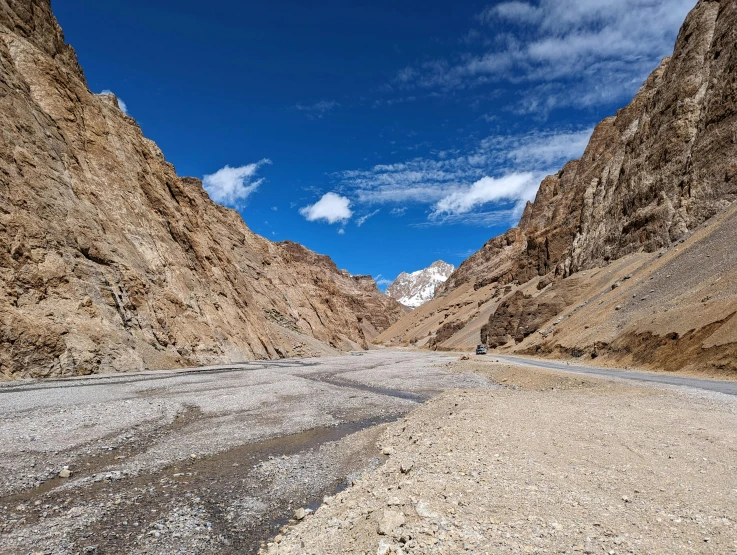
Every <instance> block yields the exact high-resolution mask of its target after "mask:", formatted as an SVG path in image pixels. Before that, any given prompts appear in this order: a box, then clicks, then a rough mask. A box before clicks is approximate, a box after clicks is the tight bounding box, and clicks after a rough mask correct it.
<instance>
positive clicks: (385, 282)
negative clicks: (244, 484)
mask: <svg viewBox="0 0 737 555" xmlns="http://www.w3.org/2000/svg"><path fill="white" fill-rule="evenodd" d="M374 281H375V282H376V285H378V286H379V287H387V286H389V285H391V284H392V283H394V282H393V281H392V280H390V279H386V278H385V277H384V276H383V274H379V275H378V276H376V277H375V278H374Z"/></svg>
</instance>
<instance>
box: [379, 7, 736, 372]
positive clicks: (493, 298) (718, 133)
mask: <svg viewBox="0 0 737 555" xmlns="http://www.w3.org/2000/svg"><path fill="white" fill-rule="evenodd" d="M735 44H737V3H735V2H734V1H733V0H700V1H699V2H698V4H697V5H696V7H695V8H694V9H693V11H692V12H691V13H690V14H689V16H688V18H687V19H686V21H685V23H684V25H683V27H682V29H681V31H680V33H679V36H678V39H677V42H676V45H675V49H674V52H673V56H672V57H670V58H667V59H665V60H663V62H662V63H661V64H660V66H659V67H658V68H656V69H655V71H654V72H653V73H652V74H651V75H650V77H649V78H648V79H647V81H646V82H645V83H644V85H643V86H642V88H641V89H640V91H639V92H638V93H637V95H636V96H635V98H634V99H633V100H632V102H631V103H630V104H629V105H628V106H627V107H625V108H623V109H622V110H619V111H618V112H617V114H616V115H615V116H613V117H610V118H607V119H605V120H604V121H603V122H601V123H600V124H599V125H598V126H597V127H596V129H595V131H594V133H593V136H592V137H591V140H590V142H589V145H588V147H587V148H586V151H585V152H584V154H583V156H582V158H581V159H580V160H576V161H572V162H569V163H568V164H566V165H565V166H564V168H563V169H562V170H561V171H560V172H559V173H558V174H556V175H553V176H549V177H547V178H546V179H545V180H544V181H543V182H542V184H541V185H540V189H539V191H538V193H537V196H536V198H535V201H534V202H533V203H528V205H527V206H526V208H525V210H524V214H523V216H522V218H521V220H520V223H519V225H518V227H516V228H514V229H511V230H509V231H508V232H507V233H505V234H504V235H502V236H500V237H496V238H494V239H492V240H490V241H489V242H487V243H486V245H484V247H483V248H482V249H481V250H480V251H478V252H477V253H475V254H474V255H473V256H471V257H470V258H469V259H467V260H466V261H465V262H463V264H461V265H460V266H459V268H458V269H457V270H456V271H455V272H454V274H453V275H452V276H451V277H450V278H449V279H448V281H447V282H446V283H445V284H444V285H443V286H442V287H440V288H439V290H438V292H437V293H436V298H435V299H434V300H433V301H432V302H431V303H428V305H426V310H424V311H423V313H422V314H416V315H408V316H406V317H405V318H403V319H402V320H401V321H400V322H398V323H397V324H395V325H394V326H392V327H391V328H390V329H389V330H387V331H386V332H384V333H383V334H381V335H380V336H379V340H380V341H385V342H388V343H392V342H393V343H397V342H419V341H421V340H422V337H423V336H430V337H433V336H434V335H435V334H437V336H441V334H440V333H439V330H440V328H441V327H442V326H446V328H448V327H449V324H447V322H463V324H464V325H463V326H462V327H461V328H460V330H459V331H458V332H457V333H456V334H455V335H453V336H452V337H450V338H446V337H445V336H444V335H443V336H442V338H443V340H444V341H443V343H442V345H441V347H444V348H459V347H461V346H470V345H472V343H473V342H472V341H471V333H470V332H471V331H473V332H474V333H475V337H476V338H478V337H479V335H478V333H476V330H480V331H481V337H482V339H484V340H485V341H488V342H489V343H490V344H491V345H494V346H499V345H506V348H508V349H512V348H514V344H515V342H516V343H519V342H521V341H524V343H525V344H532V343H533V342H532V340H531V339H526V338H531V337H532V335H533V333H534V332H535V331H537V330H539V328H540V327H541V326H543V324H545V323H546V322H550V319H551V318H557V317H558V315H559V314H561V313H562V312H563V311H564V309H568V308H571V309H573V308H572V305H571V303H573V302H574V299H575V302H577V303H581V304H580V307H585V310H584V308H581V313H584V312H585V313H586V314H587V315H588V317H589V318H591V319H593V318H594V314H596V310H602V311H604V308H603V307H604V306H607V305H606V302H607V301H606V299H608V298H609V297H613V296H615V292H614V291H613V290H611V289H609V287H610V286H612V285H613V284H612V283H610V282H607V281H606V280H604V282H603V283H599V282H594V281H591V280H592V279H593V278H592V276H593V275H596V276H599V277H597V278H596V279H601V280H603V279H604V278H603V277H602V276H603V275H608V273H609V272H611V273H612V274H611V275H612V277H613V278H614V279H616V278H615V277H614V276H619V278H620V279H623V277H624V276H625V275H626V274H621V275H620V274H618V273H617V272H619V271H620V270H621V268H620V266H621V267H622V268H629V267H630V266H632V267H634V268H638V269H639V271H640V272H641V273H642V274H643V275H648V276H652V279H656V276H655V274H652V273H650V270H647V269H645V268H644V267H642V266H640V265H642V264H655V263H654V262H653V260H651V259H654V260H658V259H657V256H658V254H656V253H658V252H661V251H662V253H663V255H665V254H666V253H667V252H670V251H676V249H677V247H676V245H678V244H679V243H680V242H682V241H683V240H685V239H687V238H688V237H690V236H691V235H692V234H693V232H694V230H697V229H700V228H701V227H703V226H704V225H706V223H707V222H711V221H712V220H713V219H714V216H716V215H719V214H723V213H724V211H725V210H726V209H728V208H729V207H730V206H731V205H733V203H734V202H735V200H737V48H735ZM730 221H731V220H730ZM715 225H717V226H726V225H727V224H726V223H718V224H715ZM710 233H712V234H714V236H717V235H725V234H727V230H726V229H717V228H715V229H712V230H711V231H710ZM713 244H714V245H715V247H714V248H717V247H718V249H720V250H715V254H714V256H715V257H718V258H719V259H720V260H722V261H724V263H723V264H722V265H721V266H718V267H717V268H718V269H715V270H714V272H715V273H714V277H703V276H702V278H701V280H702V281H700V282H699V281H693V282H691V287H692V288H694V291H695V292H694V293H693V294H688V295H687V294H686V292H681V297H680V298H681V300H682V302H684V303H685V302H686V299H688V302H689V303H694V304H693V305H688V306H689V307H690V310H691V311H692V315H691V320H692V321H693V322H694V325H696V319H695V316H694V314H693V311H696V312H699V311H702V310H703V305H702V304H701V299H706V300H705V301H704V303H707V304H708V303H709V302H711V300H710V299H711V296H710V294H707V293H706V292H707V291H711V290H712V289H714V288H717V287H722V288H723V287H724V284H725V283H730V284H731V283H732V280H727V279H726V277H724V278H723V277H722V275H724V276H726V275H728V274H729V272H730V271H735V270H737V266H734V265H732V264H731V262H729V261H730V260H731V256H730V255H729V254H728V251H727V250H725V249H728V248H729V247H727V246H725V243H724V242H719V241H714V243H713ZM705 256H706V255H705ZM643 257H644V258H643ZM679 260H685V259H683V258H681V259H679ZM619 261H622V263H621V264H619ZM615 262H616V263H617V264H615ZM673 264H674V267H673V269H672V270H671V271H672V272H673V276H676V275H678V272H679V270H678V268H679V264H682V265H683V264H685V262H678V261H674V262H673ZM689 264H690V263H689ZM611 266H616V268H611ZM597 268H610V269H609V270H607V271H606V272H605V271H604V270H601V271H597V272H594V273H590V274H589V275H588V276H587V275H586V272H587V271H588V270H592V269H597ZM617 268H620V270H617ZM689 268H690V266H689ZM621 271H625V270H621ZM682 271H683V272H684V274H685V273H686V272H687V271H688V272H691V271H692V270H691V269H688V270H686V266H685V265H683V266H682ZM725 272H726V273H725ZM579 277H581V279H578V278H579ZM572 278H575V279H572ZM584 278H585V279H584ZM648 279H650V278H648ZM673 279H675V278H673ZM572 281H575V283H576V286H577V290H574V289H572V288H571V287H570V285H571V282H572ZM644 287H646V285H643V288H644ZM661 287H668V288H671V289H674V288H675V287H674V284H673V283H670V284H666V285H662V283H661ZM617 291H619V290H617ZM646 291H647V292H646V293H645V294H644V295H642V297H643V298H647V299H651V298H653V297H655V296H657V295H658V290H657V289H653V292H652V293H651V292H650V290H649V289H647V290H646ZM727 293H728V294H727ZM719 294H720V299H721V308H719V309H717V308H715V309H714V310H713V315H712V316H709V318H702V319H699V320H698V326H700V327H703V328H704V329H705V330H707V329H710V328H709V326H711V325H712V324H713V325H714V326H716V327H717V328H718V329H722V328H719V326H720V325H722V323H724V322H731V321H732V320H731V316H730V314H731V313H725V312H724V311H725V310H727V308H729V307H731V306H732V305H733V301H735V299H737V290H732V291H729V290H728V291H727V292H725V291H723V290H722V289H719ZM586 295H593V296H594V297H595V298H596V299H597V301H598V302H596V303H592V302H590V301H592V300H593V298H594V297H591V298H589V297H587V296H586ZM697 297H698V298H697ZM639 299H640V297H638V300H639ZM619 302H621V299H620V300H619ZM641 302H646V301H645V300H642V301H641ZM668 302H671V299H670V297H669V301H668ZM673 302H675V301H673ZM476 303H478V309H477V310H475V311H474V310H473V307H474V305H475V304H476ZM423 308H425V307H423ZM575 308H576V309H578V308H579V307H578V306H577V307H575ZM667 309H668V310H669V311H671V313H672V311H673V310H674V309H673V308H672V307H668V308H667ZM607 310H608V309H607ZM611 310H612V311H614V305H613V306H612V307H611ZM658 310H659V309H658V307H654V308H653V307H651V311H652V312H651V313H650V314H649V315H648V316H647V317H646V316H644V315H643V314H642V313H640V312H637V318H638V319H637V320H636V321H633V322H628V321H623V318H624V317H625V316H626V315H627V314H630V312H628V311H627V310H625V309H622V311H621V312H616V311H614V312H616V314H617V320H618V321H619V322H620V324H619V326H618V327H617V328H615V329H614V330H612V329H611V327H605V326H603V325H602V327H601V328H596V329H595V328H594V327H593V326H591V327H587V325H584V326H583V327H582V328H581V329H577V331H576V333H573V332H571V335H570V336H566V335H565V334H564V328H565V327H566V325H565V322H562V323H560V325H555V326H553V325H551V326H550V327H549V328H548V329H545V330H541V331H542V332H543V334H542V335H540V334H535V335H534V337H535V338H536V340H539V342H538V343H537V344H536V345H535V347H534V349H540V350H536V351H535V352H538V353H553V352H564V350H565V349H563V348H559V346H558V343H556V341H560V340H561V339H562V338H563V337H564V336H565V337H566V344H568V345H570V344H576V347H575V349H574V350H575V352H584V350H585V349H582V348H579V346H578V344H577V343H576V340H575V339H574V337H576V334H578V337H581V336H583V335H585V336H586V338H587V342H588V343H587V345H589V346H593V345H596V344H601V343H606V344H609V345H614V344H616V345H620V343H621V342H619V343H618V342H617V341H618V339H617V338H618V337H619V335H618V334H621V333H625V332H624V330H627V333H629V336H628V337H637V336H638V333H640V331H641V330H643V329H645V322H646V319H647V321H651V320H652V321H656V320H657V318H656V316H655V315H656V314H657V313H658ZM663 310H665V308H663ZM438 314H442V319H440V318H438V317H437V315H438ZM631 314H635V312H631ZM684 314H685V313H684ZM709 314H712V313H711V312H709ZM669 316H671V315H669ZM480 319H483V320H484V325H483V326H480V325H479V320H480ZM673 322H675V319H673V318H671V317H664V318H663V319H662V320H661V324H662V325H661V326H660V327H654V328H652V329H649V330H648V333H651V334H659V333H662V336H663V337H670V336H672V333H670V332H671V331H674V330H669V328H672V327H673V326H675V324H674V323H673ZM630 323H631V324H632V325H630ZM717 324H719V325H717ZM687 325H688V318H686V316H683V318H682V319H681V320H679V324H678V330H677V332H678V334H680V335H679V336H682V335H683V328H684V326H687ZM724 325H725V326H726V324H724ZM699 329H700V328H699ZM724 329H726V328H724ZM724 329H722V331H721V332H720V333H721V334H722V336H724V335H725V334H726V337H721V336H720V337H721V339H720V343H719V345H718V346H717V347H712V346H710V347H709V349H711V351H709V352H711V353H712V354H711V355H709V356H712V358H713V359H714V360H722V359H724V358H725V357H726V356H727V354H725V353H729V352H731V351H729V349H730V348H731V347H729V345H733V344H734V343H735V342H737V336H735V335H734V331H731V332H729V333H728V332H726V331H724ZM730 329H732V328H730ZM562 330H563V331H562ZM582 330H583V331H585V333H583V331H582ZM589 330H591V331H589ZM686 330H688V328H686ZM692 331H693V330H692ZM696 331H698V329H697V330H696ZM704 333H706V332H704ZM709 333H712V332H709ZM597 334H598V335H597ZM730 334H731V335H730ZM701 335H703V334H700V333H696V332H694V334H691V335H690V336H693V337H701ZM706 336H709V334H706ZM633 341H634V340H633ZM668 341H670V340H668ZM432 343H433V342H432V340H431V341H429V344H432ZM418 344H419V343H418ZM669 344H670V343H669ZM695 344H697V343H695ZM705 345H706V344H705ZM528 348H529V345H528ZM587 348H588V347H587ZM689 348H690V347H689ZM704 348H705V349H706V348H707V347H704ZM592 349H593V350H592ZM725 349H726V350H725ZM589 350H591V352H592V353H593V352H594V351H596V349H594V348H593V347H591V349H589ZM620 351H622V352H624V351H627V352H634V351H633V347H632V346H631V345H630V344H629V343H627V347H626V349H624V348H621V349H620ZM596 352H598V351H596ZM691 352H695V350H692V351H691ZM707 358H708V357H707ZM673 359H674V357H672V356H671V357H670V360H673ZM705 360H707V359H705V358H704V359H702V361H705ZM709 360H711V359H709ZM679 364H680V366H679V367H683V365H684V364H685V362H683V363H679ZM719 364H720V365H721V366H720V367H724V365H723V364H722V362H719Z"/></svg>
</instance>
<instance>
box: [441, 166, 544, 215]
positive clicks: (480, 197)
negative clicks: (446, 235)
mask: <svg viewBox="0 0 737 555" xmlns="http://www.w3.org/2000/svg"><path fill="white" fill-rule="evenodd" d="M543 177H544V176H543V175H542V174H539V173H532V172H528V173H511V174H508V175H505V176H503V177H500V178H494V177H483V178H481V179H479V180H478V181H477V182H476V183H474V184H473V185H471V186H470V187H467V188H463V189H460V190H457V191H454V192H453V193H451V194H449V195H447V196H445V197H443V198H442V199H440V200H439V201H438V202H437V203H436V204H435V206H433V211H432V213H431V214H430V219H431V220H438V219H447V218H448V217H454V216H459V215H462V214H468V213H469V212H471V211H473V210H474V209H476V208H478V207H481V206H484V205H485V204H489V203H502V202H503V203H509V202H512V203H514V204H515V209H514V210H513V211H512V213H511V214H510V215H512V214H514V215H517V216H519V215H521V213H522V209H523V208H524V206H525V204H526V203H527V201H530V200H533V199H534V198H535V193H536V192H537V189H538V186H539V185H540V181H541V180H542V178H543Z"/></svg>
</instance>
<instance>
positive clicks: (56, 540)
mask: <svg viewBox="0 0 737 555" xmlns="http://www.w3.org/2000/svg"><path fill="white" fill-rule="evenodd" d="M447 360H448V359H447V357H444V356H439V355H434V354H430V353H424V354H420V353H406V352H397V351H380V352H370V353H362V354H361V356H345V357H338V358H326V359H308V360H291V361H278V362H254V363H247V364H242V365H234V366H230V367H214V368H209V369H197V370H196V371H190V372H154V373H145V374H144V373H142V374H127V375H117V376H102V377H92V378H85V379H72V380H54V381H41V382H13V383H8V384H3V385H2V386H0V419H1V420H2V426H0V534H1V537H0V553H2V554H6V553H8V554H27V553H46V554H54V555H62V554H63V555H66V554H76V553H98V554H100V553H125V554H132V553H135V554H154V553H162V554H170V553H182V554H184V553H202V554H204V553H251V552H255V551H257V550H258V548H259V545H260V544H261V541H263V540H266V539H268V538H269V537H270V536H271V535H273V534H274V533H275V532H276V531H277V530H278V529H279V527H280V526H281V525H283V524H284V523H286V522H287V521H288V519H289V517H290V516H291V515H292V514H293V513H294V511H295V510H296V509H298V508H300V507H307V508H309V507H316V506H317V504H318V503H319V501H320V500H321V499H322V498H323V497H324V496H325V495H329V494H333V493H335V492H336V491H338V490H340V489H341V488H343V487H345V486H346V485H347V484H348V483H350V481H351V480H352V479H354V478H355V477H357V476H358V475H359V474H361V473H362V472H366V471H368V470H371V469H373V468H376V467H377V466H379V465H380V464H383V462H384V459H385V457H384V456H383V455H381V453H380V452H379V450H378V449H377V446H376V441H377V438H378V436H379V434H380V433H381V432H382V431H383V428H382V427H381V425H382V423H385V422H390V421H393V420H396V419H397V418H399V417H401V416H402V415H404V414H406V413H408V412H409V411H410V410H412V409H414V408H416V407H417V406H418V405H419V404H420V403H421V402H423V401H425V400H426V399H429V398H431V397H433V396H435V395H437V394H439V393H441V392H442V391H444V390H448V389H456V388H459V387H460V388H482V389H485V388H488V387H491V384H490V382H489V381H488V380H487V379H486V378H483V377H481V376H479V375H476V374H473V373H465V374H464V373H461V374H458V373H454V372H450V371H449V369H448V368H445V367H444V365H445V363H446V362H447Z"/></svg>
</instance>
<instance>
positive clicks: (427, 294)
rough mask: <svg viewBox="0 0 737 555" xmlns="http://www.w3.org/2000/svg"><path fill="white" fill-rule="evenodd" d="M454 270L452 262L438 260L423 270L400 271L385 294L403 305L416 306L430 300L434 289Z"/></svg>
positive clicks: (433, 294)
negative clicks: (409, 272)
mask: <svg viewBox="0 0 737 555" xmlns="http://www.w3.org/2000/svg"><path fill="white" fill-rule="evenodd" d="M454 270H455V266H453V265H452V264H447V263H446V262H443V261H442V260H438V261H437V262H435V263H433V264H432V265H431V266H430V267H428V268H425V269H424V270H418V271H416V272H412V273H411V274H408V273H407V272H402V273H401V274H399V276H398V277H397V279H395V280H394V283H392V284H391V285H390V286H389V287H387V289H386V294H387V295H389V296H390V297H391V298H393V299H396V300H397V301H399V302H400V303H402V304H403V305H405V306H409V307H411V308H417V307H418V306H421V305H423V304H425V303H426V302H427V301H430V300H432V298H433V296H435V289H437V287H438V285H440V284H441V283H444V282H445V281H446V280H447V279H448V278H449V277H450V274H452V273H453V271H454Z"/></svg>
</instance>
